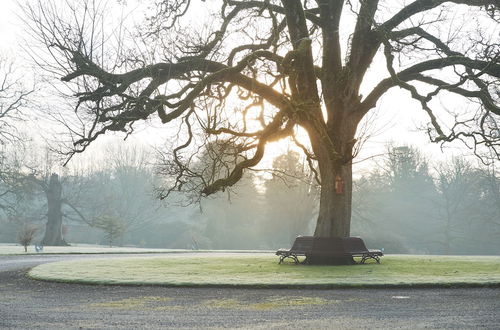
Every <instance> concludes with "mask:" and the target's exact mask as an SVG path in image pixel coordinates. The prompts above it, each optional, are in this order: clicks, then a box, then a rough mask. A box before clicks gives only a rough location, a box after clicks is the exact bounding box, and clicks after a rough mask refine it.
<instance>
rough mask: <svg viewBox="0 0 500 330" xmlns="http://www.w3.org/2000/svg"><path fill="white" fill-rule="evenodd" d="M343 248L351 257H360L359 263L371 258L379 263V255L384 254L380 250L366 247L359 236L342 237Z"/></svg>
mask: <svg viewBox="0 0 500 330" xmlns="http://www.w3.org/2000/svg"><path fill="white" fill-rule="evenodd" d="M342 240H343V241H344V246H345V249H346V250H347V251H348V252H349V253H350V254H351V256H352V257H361V261H360V263H362V264H364V263H365V261H366V260H368V259H373V260H375V261H376V262H377V264H379V263H380V257H382V256H383V255H384V253H383V252H382V250H376V249H367V248H366V245H365V242H363V240H362V239H361V238H359V237H344V238H342Z"/></svg>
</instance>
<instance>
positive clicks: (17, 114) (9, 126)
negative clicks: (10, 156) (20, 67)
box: [0, 55, 34, 156]
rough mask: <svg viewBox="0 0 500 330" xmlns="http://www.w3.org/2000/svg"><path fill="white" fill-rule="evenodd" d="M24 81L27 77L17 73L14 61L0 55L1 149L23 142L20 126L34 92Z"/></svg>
mask: <svg viewBox="0 0 500 330" xmlns="http://www.w3.org/2000/svg"><path fill="white" fill-rule="evenodd" d="M24 80H25V77H23V76H21V74H20V73H19V72H16V67H15V65H14V61H11V60H9V59H8V58H7V57H5V56H3V55H0V147H2V146H4V145H6V144H11V143H14V142H19V141H21V140H22V136H23V133H24V132H22V130H20V128H19V127H20V125H18V124H19V122H22V121H24V120H25V118H26V114H25V113H23V110H26V107H27V105H28V102H29V97H30V95H31V94H32V93H33V91H34V90H33V88H27V87H26V85H25V84H24V83H23V81H24ZM1 152H2V151H1V150H0V156H1Z"/></svg>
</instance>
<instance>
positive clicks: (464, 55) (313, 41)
mask: <svg viewBox="0 0 500 330" xmlns="http://www.w3.org/2000/svg"><path fill="white" fill-rule="evenodd" d="M155 4H156V5H155V6H151V7H152V8H153V9H152V10H153V12H152V14H151V15H148V19H147V21H146V22H145V23H144V24H140V25H139V26H140V29H139V30H137V31H134V34H133V37H134V41H133V42H131V43H130V45H129V44H127V42H125V40H126V39H127V38H126V37H128V36H126V37H125V36H124V35H123V34H120V33H118V34H117V31H127V29H125V28H124V29H122V28H116V29H114V28H110V29H108V30H101V29H100V27H103V28H104V27H105V28H108V27H109V24H107V23H106V22H104V21H105V19H108V18H109V17H110V16H111V15H108V14H104V8H103V6H102V2H94V1H65V2H64V5H60V2H56V1H47V0H43V1H42V0H39V1H35V2H33V1H30V2H27V5H26V6H25V13H26V15H27V17H29V18H28V21H29V22H28V24H27V26H29V28H30V31H31V32H32V33H33V34H34V35H35V36H36V38H37V40H38V41H39V42H40V43H41V44H42V46H45V47H46V48H47V50H48V54H43V55H41V54H40V47H34V48H33V49H34V50H36V52H35V51H33V55H34V56H35V57H36V58H38V59H39V62H40V63H41V67H43V68H44V69H46V70H47V71H48V72H49V73H51V74H55V75H56V76H57V78H60V79H61V80H62V82H63V83H64V84H65V86H66V87H67V88H69V89H71V90H72V91H73V92H74V94H73V95H72V96H73V97H74V99H75V110H76V115H77V116H78V119H77V120H75V121H74V123H81V124H82V126H83V127H81V129H77V127H74V126H72V127H70V130H71V132H72V134H73V137H74V140H73V141H72V142H73V145H72V151H71V152H70V154H73V153H78V152H83V151H84V150H85V149H86V148H87V147H88V146H89V145H90V144H91V143H93V141H95V140H96V139H97V138H99V137H100V136H101V135H104V134H106V133H108V132H125V133H126V134H130V133H132V132H133V131H134V128H135V127H136V126H137V124H139V123H141V122H144V121H147V120H150V119H151V118H153V117H157V118H159V120H161V122H162V123H164V124H168V123H170V124H171V125H172V123H175V125H176V126H177V130H178V131H179V132H181V133H180V134H179V135H178V139H176V141H175V143H174V144H173V145H172V146H171V148H169V149H170V150H171V151H172V159H173V164H174V165H175V166H176V167H175V169H176V170H177V174H176V175H175V176H174V180H172V181H171V182H170V183H171V184H172V185H173V186H174V187H175V188H177V189H178V188H181V187H183V186H185V185H186V182H187V181H189V180H190V179H192V173H191V171H189V170H187V169H189V166H187V164H189V163H190V161H191V159H192V157H193V154H196V153H197V152H198V150H199V148H200V146H201V145H204V144H207V143H211V142H212V141H213V140H215V139H218V138H224V139H225V140H227V139H231V140H232V144H233V145H235V146H237V151H238V155H239V157H238V158H237V162H235V163H231V164H230V165H229V166H228V169H229V171H228V173H227V175H226V176H224V177H222V178H217V177H214V178H213V180H209V181H202V183H203V185H201V186H199V190H200V192H201V193H202V194H203V195H211V194H213V193H216V192H218V191H222V190H225V189H226V188H227V187H230V186H233V185H234V184H236V182H238V181H239V180H240V179H241V178H242V176H243V173H244V171H246V170H247V169H250V168H253V167H255V166H256V165H257V164H259V162H260V161H261V160H262V159H263V156H264V154H265V152H266V146H267V144H268V143H270V142H273V141H277V140H280V139H284V138H288V137H293V136H294V135H296V133H297V130H298V129H299V128H301V129H303V130H305V131H306V132H307V135H308V142H309V144H310V148H307V147H306V146H305V145H302V144H301V145H302V147H303V150H304V152H305V155H306V156H307V157H309V159H310V160H311V162H316V163H317V166H318V168H319V174H320V182H321V194H320V198H319V212H318V219H317V225H316V230H315V232H314V235H316V236H349V234H350V224H351V201H352V160H353V158H354V157H355V156H356V150H357V148H356V142H357V138H358V136H357V134H358V133H357V130H358V125H359V124H360V122H361V121H362V120H363V119H364V118H366V116H367V114H369V113H371V112H372V111H373V109H374V108H375V107H376V105H377V103H378V101H379V100H380V98H381V97H382V96H383V95H385V94H386V93H387V92H388V91H389V90H390V89H392V88H394V87H399V88H400V89H403V90H404V91H406V95H408V96H410V97H411V98H412V99H413V101H414V102H416V104H418V105H419V106H420V107H421V108H422V110H423V112H424V113H425V115H426V116H427V117H428V122H429V123H428V126H427V127H426V128H425V130H426V131H427V133H428V136H429V138H430V140H431V141H433V142H435V143H445V142H451V141H460V140H462V141H465V142H466V144H467V145H470V146H471V148H472V150H473V151H474V152H476V153H477V154H478V155H481V151H482V147H486V148H490V149H491V151H492V152H493V155H494V157H495V159H498V157H499V153H498V143H499V139H500V135H499V134H498V125H497V122H498V119H499V115H500V108H499V106H498V95H497V93H498V86H499V85H498V78H500V64H499V63H498V58H499V47H500V46H499V44H498V43H497V42H495V40H497V35H496V34H497V32H498V31H497V29H495V28H493V29H491V28H490V25H495V26H496V25H497V24H498V15H499V8H500V2H499V0H415V1H411V2H405V1H399V2H394V1H378V0H372V1H343V0H330V1H328V0H317V1H311V0H305V1H300V0H282V1H277V0H270V1H237V0H220V1H217V2H213V1H210V2H209V3H205V4H204V3H200V2H196V6H195V5H194V2H193V1H190V0H178V1H166V0H165V1H156V2H155ZM195 7H196V8H195ZM196 9H197V10H198V11H197V12H193V11H194V10H196ZM108 12H111V11H108ZM200 13H203V15H209V14H212V13H213V16H210V24H206V25H204V24H193V17H196V19H197V20H198V21H199V17H200ZM207 20H208V19H207ZM125 23H126V22H121V23H119V24H122V25H123V24H125ZM197 27H199V28H197ZM345 36H349V37H345ZM37 46H38V45H37ZM37 55H38V56H37ZM47 55H52V56H53V60H51V59H50V58H49V57H48V56H47ZM377 55H381V57H382V58H383V60H382V61H385V63H383V64H382V63H381V61H378V60H377ZM371 78H374V79H375V83H372V82H371ZM439 96H440V97H444V98H446V97H453V98H456V97H458V98H461V99H463V100H464V101H466V100H471V101H472V102H471V103H470V104H471V106H470V107H468V108H457V109H454V110H453V112H452V113H450V112H447V111H446V109H443V108H444V107H443V106H442V103H439V101H438V97H439ZM474 102H475V103H474ZM443 103H446V102H443ZM472 104H475V106H472ZM66 124H67V125H68V126H70V125H69V123H68V122H67V123H66ZM170 127H171V126H170ZM170 171H172V169H170ZM335 182H337V186H338V184H342V185H343V193H342V194H339V193H337V192H336V184H335ZM167 191H173V190H167Z"/></svg>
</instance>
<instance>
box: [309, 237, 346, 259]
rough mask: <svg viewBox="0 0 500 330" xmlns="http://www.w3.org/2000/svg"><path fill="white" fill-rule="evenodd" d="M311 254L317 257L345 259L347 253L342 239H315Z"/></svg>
mask: <svg viewBox="0 0 500 330" xmlns="http://www.w3.org/2000/svg"><path fill="white" fill-rule="evenodd" d="M311 254H312V255H315V256H328V257H344V256H346V255H347V251H346V249H345V247H344V242H343V240H342V238H340V237H315V238H314V241H313V247H312V250H311Z"/></svg>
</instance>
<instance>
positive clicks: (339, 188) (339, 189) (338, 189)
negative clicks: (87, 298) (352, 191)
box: [335, 175, 344, 194]
mask: <svg viewBox="0 0 500 330" xmlns="http://www.w3.org/2000/svg"><path fill="white" fill-rule="evenodd" d="M335 193H336V194H343V193H344V181H342V178H341V177H340V175H337V176H336V177H335Z"/></svg>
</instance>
